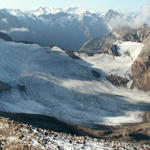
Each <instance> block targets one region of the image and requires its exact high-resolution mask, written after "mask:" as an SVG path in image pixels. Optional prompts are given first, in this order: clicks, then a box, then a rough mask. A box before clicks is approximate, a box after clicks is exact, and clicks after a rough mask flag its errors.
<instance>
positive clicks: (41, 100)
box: [0, 40, 150, 126]
mask: <svg viewBox="0 0 150 150" xmlns="http://www.w3.org/2000/svg"><path fill="white" fill-rule="evenodd" d="M123 44H125V43H123ZM128 44H129V43H127V44H126V45H127V47H129V46H131V45H132V44H133V45H135V47H137V46H138V47H139V49H137V51H138V52H137V53H139V51H140V50H141V49H142V47H143V45H141V44H139V43H137V45H136V44H135V43H130V44H129V45H128ZM0 45H1V48H0V81H3V82H6V83H8V84H10V85H11V86H12V89H11V91H7V92H3V93H0V110H1V111H11V112H24V113H36V114H45V115H49V116H54V117H56V118H58V119H61V120H65V121H69V122H73V123H77V124H81V125H88V126H92V125H95V124H106V125H120V124H121V123H134V122H140V121H142V115H143V113H144V112H145V111H147V110H148V109H149V107H150V100H149V96H150V94H149V93H145V92H142V91H138V90H136V89H134V90H131V89H127V88H123V87H122V88H120V87H119V88H118V87H115V86H113V85H112V84H111V83H109V82H108V81H106V80H105V75H106V74H111V73H116V74H117V73H118V74H119V73H120V72H122V73H120V74H121V75H122V74H123V75H126V74H128V70H129V69H130V66H131V64H132V63H131V62H133V61H134V58H131V57H129V56H121V57H115V58H113V57H112V56H109V55H103V54H101V55H95V56H93V57H89V56H81V57H82V59H81V60H79V59H73V58H71V57H69V56H68V55H67V54H65V53H64V52H63V51H62V50H61V49H59V48H57V47H54V48H52V49H51V48H50V47H43V48H42V47H40V46H38V45H36V44H33V45H26V44H16V43H14V42H5V41H3V40H0ZM133 45H132V46H133ZM132 46H131V49H130V53H131V56H132V50H133V51H134V50H135V47H134V46H133V47H132ZM122 47H124V46H123V45H120V48H121V51H122ZM124 48H125V47H124ZM123 51H124V50H123ZM135 55H136V56H137V55H138V54H135V52H134V56H135ZM129 60H130V61H129ZM128 61H129V62H128ZM91 70H96V71H97V72H99V73H100V74H101V75H102V77H101V78H96V77H94V76H93V74H92V73H91ZM17 85H22V86H25V91H21V90H19V89H18V88H17Z"/></svg>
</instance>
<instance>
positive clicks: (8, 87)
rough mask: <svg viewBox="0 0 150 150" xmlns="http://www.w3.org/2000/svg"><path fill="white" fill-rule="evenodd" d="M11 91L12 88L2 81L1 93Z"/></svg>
mask: <svg viewBox="0 0 150 150" xmlns="http://www.w3.org/2000/svg"><path fill="white" fill-rule="evenodd" d="M10 89H11V86H10V85H9V84H7V83H4V82H2V81H0V93H1V92H4V91H8V90H10Z"/></svg>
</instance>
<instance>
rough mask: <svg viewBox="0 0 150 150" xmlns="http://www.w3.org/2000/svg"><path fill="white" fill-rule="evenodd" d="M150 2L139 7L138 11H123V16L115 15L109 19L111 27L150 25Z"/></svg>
mask: <svg viewBox="0 0 150 150" xmlns="http://www.w3.org/2000/svg"><path fill="white" fill-rule="evenodd" d="M149 12H150V2H149V3H147V4H146V5H144V6H143V7H141V9H140V11H139V12H138V13H124V14H123V16H117V17H116V18H112V19H111V20H110V25H111V26H112V27H116V26H118V25H119V26H129V27H131V28H139V27H141V26H142V25H143V24H147V25H150V13H149Z"/></svg>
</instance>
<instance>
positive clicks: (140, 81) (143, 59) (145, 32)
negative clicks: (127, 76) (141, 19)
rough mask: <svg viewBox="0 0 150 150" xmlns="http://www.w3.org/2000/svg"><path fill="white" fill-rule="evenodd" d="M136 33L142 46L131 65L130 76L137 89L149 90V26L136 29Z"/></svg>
mask: <svg viewBox="0 0 150 150" xmlns="http://www.w3.org/2000/svg"><path fill="white" fill-rule="evenodd" d="M137 35H138V37H139V39H140V41H141V42H143V43H144V48H143V50H142V51H141V53H140V54H139V56H138V58H137V59H136V61H135V62H134V64H133V65H132V78H133V81H134V84H135V86H136V87H137V88H138V89H140V90H144V91H150V27H143V28H141V29H139V30H137Z"/></svg>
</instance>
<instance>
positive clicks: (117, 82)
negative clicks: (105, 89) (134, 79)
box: [106, 74, 129, 86]
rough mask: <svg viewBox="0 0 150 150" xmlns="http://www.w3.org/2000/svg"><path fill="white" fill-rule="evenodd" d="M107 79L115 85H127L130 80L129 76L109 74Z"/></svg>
mask: <svg viewBox="0 0 150 150" xmlns="http://www.w3.org/2000/svg"><path fill="white" fill-rule="evenodd" d="M106 79H107V80H108V81H109V82H111V83H112V84H113V85H115V86H127V83H128V82H129V80H128V79H127V78H123V77H119V76H116V75H112V74H111V75H109V76H107V77H106Z"/></svg>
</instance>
